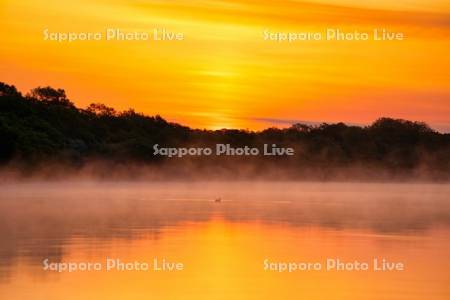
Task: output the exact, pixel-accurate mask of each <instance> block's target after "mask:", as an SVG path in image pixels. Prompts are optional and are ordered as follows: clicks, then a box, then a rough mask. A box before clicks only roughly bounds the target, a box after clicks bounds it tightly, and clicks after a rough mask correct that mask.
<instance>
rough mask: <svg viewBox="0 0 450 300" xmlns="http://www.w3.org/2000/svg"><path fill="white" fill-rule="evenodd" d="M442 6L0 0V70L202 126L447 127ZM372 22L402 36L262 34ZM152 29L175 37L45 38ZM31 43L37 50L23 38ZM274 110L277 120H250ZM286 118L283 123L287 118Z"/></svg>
mask: <svg viewBox="0 0 450 300" xmlns="http://www.w3.org/2000/svg"><path fill="white" fill-rule="evenodd" d="M449 14H450V8H449V5H448V3H446V2H445V1H441V0H435V1H427V2H426V3H424V2H420V3H419V2H418V1H413V0H404V1H397V2H396V3H395V4H392V2H388V1H381V2H380V1H369V2H367V1H366V2H364V4H363V3H361V2H358V1H353V0H342V1H341V0H328V1H327V0H323V1H311V2H308V3H306V2H299V1H284V2H277V3H275V2H273V1H262V2H261V1H259V2H255V1H251V0H242V1H226V0H224V1H182V0H178V1H170V2H167V1H146V2H142V1H134V0H132V1H124V0H115V1H108V2H106V1H103V0H95V1H87V0H82V1H64V2H56V1H51V0H38V1H33V2H29V1H7V0H3V1H1V10H0V28H2V29H1V30H2V38H3V42H2V43H1V45H0V57H1V58H0V60H1V64H0V72H1V75H2V76H1V77H2V78H1V80H2V81H5V82H7V83H10V84H15V85H16V86H17V87H18V88H19V89H20V90H22V91H24V92H26V91H27V90H29V89H31V88H33V87H36V86H39V85H41V86H46V85H51V86H54V87H57V88H64V89H66V91H67V93H68V95H69V97H70V98H71V99H72V100H74V101H75V103H76V104H77V105H78V106H81V107H85V106H87V105H88V104H89V103H91V102H93V101H95V102H104V103H106V104H107V105H110V106H113V107H114V108H116V109H118V110H123V109H128V108H130V107H131V108H134V109H135V110H136V111H140V112H144V113H146V114H152V115H153V114H160V115H162V116H163V117H165V118H167V119H169V120H175V121H177V122H181V123H183V124H185V125H189V126H193V127H197V128H220V127H239V128H250V129H261V128H264V127H266V126H274V125H275V126H287V125H289V123H288V122H286V120H309V121H327V122H335V121H346V122H351V123H362V124H364V123H369V122H372V121H373V120H374V119H376V118H378V117H381V116H391V117H398V118H406V119H414V120H421V121H425V122H428V123H430V125H431V126H433V127H434V128H437V129H440V130H445V131H447V130H449V129H450V120H449V118H448V116H449V115H450V106H449V105H448V104H449V101H450V100H449V99H450V86H449V81H448V78H449V76H450V73H449V72H450V71H449V70H450V59H449V56H448V54H447V51H448V49H449V47H450V41H449V38H448V37H449V36H450V34H449V27H448V26H447V25H446V24H447V23H446V20H448V16H449ZM328 27H331V28H339V29H340V30H342V31H348V32H352V31H355V30H358V31H367V32H370V31H372V30H373V29H374V28H379V29H380V30H381V29H386V30H389V31H392V32H402V33H404V34H405V36H406V39H405V40H404V41H386V42H380V41H378V42H375V41H347V42H346V41H341V42H339V41H304V42H295V43H280V42H276V41H265V40H264V34H263V32H264V30H270V31H275V32H302V31H306V32H323V31H324V30H325V29H326V28H328ZM106 28H120V29H121V30H123V31H149V32H151V31H152V30H153V29H155V28H156V29H158V30H160V32H161V30H163V29H165V30H167V31H168V32H173V33H176V32H181V33H183V35H184V37H185V38H184V40H183V41H158V42H157V41H108V42H107V41H86V42H82V41H78V42H71V43H68V42H55V41H53V42H52V41H45V40H44V39H43V31H44V30H45V29H48V30H49V31H55V32H67V31H75V32H99V31H104V30H105V29H106ZM31 49H32V51H31ZM260 119H265V120H269V119H272V120H280V122H278V123H273V122H272V123H271V122H265V123H264V122H259V121H255V120H260ZM282 124H284V125H282Z"/></svg>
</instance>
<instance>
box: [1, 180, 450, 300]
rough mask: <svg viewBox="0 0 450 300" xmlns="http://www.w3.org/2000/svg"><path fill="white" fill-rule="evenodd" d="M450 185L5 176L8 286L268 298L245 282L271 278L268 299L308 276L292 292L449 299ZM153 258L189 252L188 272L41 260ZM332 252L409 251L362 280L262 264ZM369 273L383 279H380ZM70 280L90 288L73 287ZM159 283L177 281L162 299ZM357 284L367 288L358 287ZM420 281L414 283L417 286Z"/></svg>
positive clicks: (38, 291) (4, 290) (4, 287)
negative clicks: (396, 267) (67, 265)
mask: <svg viewBox="0 0 450 300" xmlns="http://www.w3.org/2000/svg"><path fill="white" fill-rule="evenodd" d="M449 194H450V186H449V185H446V184H388V183H383V184H377V183H333V182H329V183H314V182H310V183H295V182H269V181H260V182H255V181H252V182H250V181H242V182H236V181H235V182H226V181H221V182H219V181H216V182H172V183H156V182H154V183H143V182H140V183H131V182H93V181H90V182H87V181H86V182H81V181H77V182H59V183H56V182H55V183H44V182H34V183H33V182H30V183H20V184H18V183H3V184H2V186H1V196H0V244H1V247H0V291H1V292H0V296H1V295H2V294H3V296H2V298H3V299H19V298H20V297H22V296H23V297H25V295H27V294H28V293H32V294H33V295H34V299H44V298H45V299H61V298H64V299H72V298H74V299H75V298H77V297H78V298H79V297H80V295H81V296H82V297H81V298H90V297H104V294H101V289H93V288H92V285H93V284H96V283H95V282H99V283H98V284H101V283H104V284H107V285H108V289H112V290H113V291H114V290H115V291H116V295H115V296H111V298H112V299H114V298H120V296H121V295H122V296H125V295H127V297H128V298H129V299H148V297H149V295H153V296H154V297H155V299H169V298H170V299H176V298H180V299H181V298H183V295H186V293H188V294H191V295H192V298H197V299H208V297H209V299H211V297H214V296H216V295H217V293H218V292H217V290H216V289H215V288H213V287H214V286H215V287H216V288H218V287H220V288H221V292H220V295H222V296H223V297H225V296H228V297H231V296H233V297H234V298H237V299H239V298H242V299H252V298H253V299H264V297H263V296H261V295H260V294H258V293H256V292H255V291H254V290H252V289H250V288H249V287H250V286H252V285H255V284H260V283H264V286H263V287H261V289H262V290H264V291H265V292H266V293H267V295H268V296H267V297H266V298H267V299H269V298H270V297H275V296H277V295H278V296H279V295H283V294H284V293H286V294H285V296H286V297H285V299H296V298H297V297H293V294H292V293H294V290H296V288H295V286H296V284H298V283H299V282H304V283H305V284H306V282H308V283H309V286H310V287H309V288H305V289H304V290H303V291H302V292H300V294H298V293H299V292H298V291H297V292H296V294H295V295H297V296H298V295H300V296H309V297H311V298H313V299H314V298H317V299H321V297H322V298H323V297H324V296H323V295H326V294H327V293H328V292H323V291H322V292H321V291H319V290H317V291H314V289H312V287H313V286H320V285H323V286H328V287H331V286H334V288H333V290H334V292H335V293H337V294H336V295H341V296H342V297H346V298H347V299H353V298H354V299H358V297H359V296H361V297H362V296H363V295H365V296H366V297H365V298H374V299H376V298H377V297H376V296H377V295H378V294H377V293H378V292H382V293H385V294H386V295H388V296H389V297H387V298H386V299H397V298H398V297H397V296H398V293H400V294H402V293H406V292H408V293H409V294H410V295H411V297H408V299H416V298H417V299H423V296H424V295H426V291H427V289H430V288H432V289H433V290H434V291H435V293H434V294H433V296H432V297H431V298H430V299H444V298H445V296H446V295H448V292H449V290H448V285H446V284H445V283H446V282H447V283H448V274H449V273H448V267H450V259H449V257H448V251H449V250H450V235H449V233H450V199H449V197H448V195H449ZM217 199H219V200H220V201H217ZM156 256H158V257H166V258H171V259H177V260H179V261H183V262H184V263H185V264H186V266H187V268H186V271H183V272H184V273H180V274H178V273H177V274H162V275H161V274H158V273H151V274H147V273H142V274H141V273H134V272H130V273H126V274H125V273H108V274H106V273H101V272H100V273H90V272H84V273H80V274H81V275H80V274H78V275H76V273H68V274H67V273H54V272H50V273H49V272H48V271H44V270H43V269H42V261H43V259H45V258H48V259H49V260H50V261H53V262H65V261H73V260H75V261H86V260H88V261H95V260H102V259H104V257H120V258H122V259H124V260H127V259H128V260H136V259H150V258H152V257H156ZM328 256H332V257H340V258H343V259H348V260H351V259H353V260H355V259H370V258H371V257H387V258H389V259H397V260H400V261H403V262H404V263H405V264H406V265H407V268H406V270H405V271H404V272H402V273H396V274H383V275H379V274H369V275H367V279H364V280H361V279H357V276H358V274H357V273H355V274H354V273H349V274H347V273H345V274H325V273H320V274H316V275H311V274H309V273H305V274H303V273H302V274H295V275H294V274H284V273H283V274H272V273H269V274H268V273H267V272H265V271H264V270H263V269H262V261H263V260H264V259H265V258H272V259H278V260H281V261H286V260H293V261H307V260H315V261H317V260H323V259H324V258H325V257H328ZM213 271H214V272H216V277H214V279H213V281H214V283H212V282H211V280H212V279H211V278H210V273H211V272H213ZM286 276H288V277H286ZM339 276H340V277H339ZM344 279H345V280H344ZM135 280H138V282H140V281H142V280H144V281H145V282H147V284H138V283H137V282H134V281H135ZM336 280H337V281H336ZM370 280H372V282H373V280H375V282H378V283H380V286H383V288H378V290H377V289H375V288H374V287H373V285H371V284H370ZM393 280H394V281H393ZM221 281H222V284H221V283H220V282H221ZM33 282H39V285H35V284H34V283H33ZM73 282H76V284H77V285H78V286H80V287H84V289H83V291H81V292H80V291H79V290H78V291H76V293H75V290H73V288H74V286H73ZM115 282H122V284H121V285H117V283H115ZM126 282H128V283H127V284H126ZM132 282H134V283H132ZM163 282H171V284H176V285H178V286H179V289H178V290H171V291H170V292H169V293H168V294H170V296H171V297H166V296H167V287H166V289H164V286H165V284H163ZM356 282H359V283H358V284H360V290H359V292H354V293H352V292H351V286H352V285H354V284H356ZM393 282H396V287H395V288H394V286H393V284H394V283H393ZM398 282H403V283H401V284H399V283H398ZM413 282H416V283H415V286H414V287H413V288H409V287H408V286H410V284H412V283H413ZM417 282H419V283H417ZM56 283H58V284H59V285H60V286H61V287H63V289H61V288H59V289H52V291H51V292H50V294H49V293H48V292H47V291H48V290H47V291H46V287H47V288H48V287H50V286H53V287H54V284H56ZM238 283H239V284H238ZM158 284H159V286H158ZM236 284H238V285H236ZM381 284H382V285H381ZM19 285H20V286H21V287H22V288H21V289H18V287H19ZM247 285H248V286H247ZM90 287H91V289H89V288H90ZM208 287H210V289H208ZM94 290H95V292H94ZM289 291H290V292H289ZM71 293H74V294H71ZM80 293H81V294H80ZM163 293H166V294H165V296H163ZM75 295H78V296H77V297H76V296H75ZM129 295H132V296H129ZM367 295H369V296H367ZM269 296H270V297H269ZM330 298H333V297H329V298H328V299H330Z"/></svg>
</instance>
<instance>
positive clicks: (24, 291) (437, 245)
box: [0, 216, 450, 299]
mask: <svg viewBox="0 0 450 300" xmlns="http://www.w3.org/2000/svg"><path fill="white" fill-rule="evenodd" d="M448 236H449V231H448V230H440V229H434V230H432V231H430V232H428V233H427V234H426V235H401V234H399V235H392V234H380V233H373V232H370V231H365V230H352V229H346V230H335V229H326V228H321V227H318V226H306V227H297V226H292V225H287V224H281V223H276V224H268V223H264V222H230V221H227V220H224V219H222V218H221V217H220V216H216V217H214V218H212V219H211V220H209V221H208V222H186V223H183V224H180V226H176V227H165V228H164V229H163V230H162V231H161V232H160V234H159V236H158V238H154V236H153V235H151V234H149V233H148V232H145V231H144V232H142V233H141V234H138V235H137V236H136V237H134V238H132V239H128V238H121V237H119V238H112V239H110V240H106V241H101V242H99V241H96V240H95V239H92V238H91V239H88V238H83V237H78V238H77V237H73V238H71V239H70V240H69V241H67V242H66V243H65V244H64V245H63V248H64V249H63V251H62V252H63V253H64V255H63V256H62V258H61V262H86V261H88V262H104V261H105V259H106V257H110V258H119V259H120V260H121V261H124V262H132V261H140V262H151V261H152V260H153V258H158V259H159V260H160V261H161V260H162V259H163V258H165V259H166V260H168V261H171V262H182V263H183V264H184V266H185V269H184V270H183V271H166V272H162V271H153V270H149V271H109V272H106V271H91V272H73V273H67V272H63V273H56V272H50V271H43V270H42V265H39V264H37V263H40V262H36V264H30V263H29V262H28V263H27V262H26V261H25V260H20V259H19V260H18V261H17V263H16V265H15V266H14V270H13V271H12V272H13V273H12V274H11V276H10V278H9V279H8V280H5V281H4V282H1V283H0V295H1V298H2V299H30V298H32V299H425V298H426V299H448V298H447V297H448V295H449V293H450V290H449V276H448V275H449V272H448V270H449V268H450V260H449V258H448V253H449V250H450V243H449V239H448ZM373 257H379V258H380V259H381V258H386V259H388V260H390V261H397V262H403V263H404V264H405V271H397V272H394V271H391V272H374V271H361V272H355V271H354V272H350V271H341V272H336V271H328V272H327V271H324V270H322V271H297V272H292V273H288V272H282V273H279V272H275V271H265V270H264V264H263V262H264V260H265V259H269V260H270V261H272V262H324V261H325V260H326V259H327V258H340V259H341V260H342V261H353V260H358V261H366V262H370V261H371V260H372V259H373Z"/></svg>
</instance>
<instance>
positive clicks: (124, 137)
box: [0, 83, 450, 179]
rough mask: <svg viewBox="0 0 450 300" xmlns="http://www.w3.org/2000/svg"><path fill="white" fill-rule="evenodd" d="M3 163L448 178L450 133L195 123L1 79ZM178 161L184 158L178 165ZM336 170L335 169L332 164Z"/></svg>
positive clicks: (406, 125)
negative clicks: (181, 153) (82, 104)
mask: <svg viewBox="0 0 450 300" xmlns="http://www.w3.org/2000/svg"><path fill="white" fill-rule="evenodd" d="M0 140H1V143H0V165H2V166H10V165H12V164H14V165H15V166H17V167H18V168H33V167H37V166H41V165H42V164H46V163H48V162H52V163H57V164H61V165H67V166H71V167H73V168H79V167H82V166H83V165H85V164H86V163H88V162H90V161H94V160H102V161H108V162H111V163H113V164H141V165H150V166H162V165H165V164H170V165H171V166H172V167H173V168H174V169H176V168H177V167H179V168H180V170H181V169H183V170H185V169H186V168H187V167H195V168H203V169H207V168H225V169H227V170H228V171H229V172H230V173H233V171H236V172H237V171H238V168H239V170H242V169H244V168H245V167H246V166H248V167H249V168H250V169H251V170H252V172H254V173H256V174H260V173H263V172H266V171H267V170H268V169H269V168H270V170H272V171H277V170H283V171H286V172H288V173H289V174H291V175H292V174H302V173H306V170H308V171H317V173H321V174H322V173H324V172H325V173H326V171H327V170H328V171H330V170H335V171H336V170H342V169H350V168H354V167H359V168H361V169H364V170H372V171H373V172H379V171H380V170H381V171H389V172H393V173H402V174H405V175H406V176H407V175H408V174H413V173H414V172H415V173H414V174H417V172H421V171H424V172H428V173H432V174H433V176H434V177H437V178H444V179H448V178H449V173H450V172H449V171H450V134H444V133H439V132H437V131H435V130H433V129H431V128H430V127H429V126H428V125H427V124H425V123H422V122H413V121H407V120H401V119H392V118H380V119H378V120H376V121H375V122H373V123H372V124H371V125H369V126H365V127H361V126H349V125H346V124H344V123H336V124H326V123H324V124H321V125H315V126H312V125H307V124H294V125H292V126H291V127H288V128H282V129H280V128H268V129H265V130H262V131H250V130H237V129H222V130H200V129H191V128H189V127H186V126H182V125H180V124H176V123H171V122H168V121H166V120H164V119H163V118H162V117H160V116H159V115H156V116H147V115H144V114H142V113H138V112H135V111H134V110H133V109H129V110H126V111H121V112H118V111H116V110H115V109H114V108H111V107H108V106H106V105H104V104H100V103H94V104H91V105H89V106H88V107H87V108H78V107H76V106H75V105H74V103H73V102H72V101H70V99H68V98H67V96H66V93H65V91H64V90H62V89H54V88H52V87H37V88H35V89H32V90H31V91H30V92H29V93H27V94H26V95H22V93H20V92H19V91H18V90H17V89H16V88H15V87H14V86H13V85H8V84H5V83H0ZM218 143H222V144H230V145H232V146H233V147H243V146H249V147H261V145H263V144H277V146H280V147H292V148H294V149H295V155H294V156H292V157H270V158H268V157H265V158H261V157H245V158H244V157H213V158H211V157H207V158H205V157H203V158H202V157H196V158H186V159H180V160H174V159H171V160H170V161H169V159H167V158H165V157H161V156H155V155H153V145H155V144H159V145H161V146H167V147H214V145H215V144H218ZM177 164H178V165H177ZM330 172H331V171H330Z"/></svg>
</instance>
